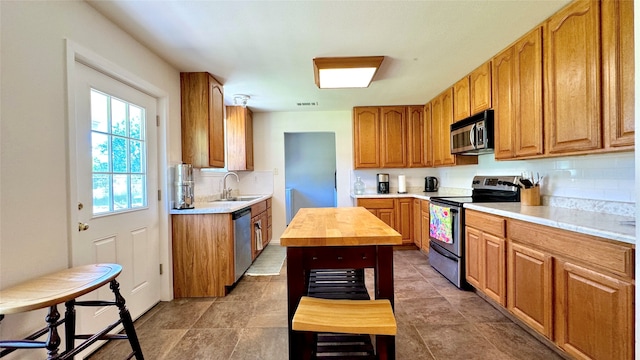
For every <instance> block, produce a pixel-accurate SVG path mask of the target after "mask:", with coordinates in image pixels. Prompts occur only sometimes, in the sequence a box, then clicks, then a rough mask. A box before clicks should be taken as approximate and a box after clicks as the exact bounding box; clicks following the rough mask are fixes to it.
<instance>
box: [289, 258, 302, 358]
mask: <svg viewBox="0 0 640 360" xmlns="http://www.w3.org/2000/svg"><path fill="white" fill-rule="evenodd" d="M302 252H303V249H302V248H295V247H288V248H287V307H288V315H287V317H288V320H287V321H288V324H289V325H288V326H289V359H303V357H304V355H303V353H304V345H305V337H304V333H302V332H298V331H293V329H292V321H293V315H294V314H295V312H296V309H297V308H298V304H299V303H300V298H301V297H302V296H303V295H305V294H306V287H305V286H306V272H305V268H304V264H303V263H302Z"/></svg>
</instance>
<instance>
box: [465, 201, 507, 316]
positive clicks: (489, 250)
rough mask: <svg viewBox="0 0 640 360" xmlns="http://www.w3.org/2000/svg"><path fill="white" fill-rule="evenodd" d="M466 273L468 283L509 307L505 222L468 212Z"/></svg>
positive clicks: (490, 216)
mask: <svg viewBox="0 0 640 360" xmlns="http://www.w3.org/2000/svg"><path fill="white" fill-rule="evenodd" d="M465 214H466V224H467V226H466V228H465V234H466V236H465V241H466V242H465V271H466V279H467V282H468V283H469V284H470V285H472V286H473V287H475V288H476V289H478V290H480V291H482V292H483V293H484V294H485V295H487V296H488V297H489V298H491V299H493V300H494V301H496V302H497V303H499V304H501V305H502V306H506V305H507V302H506V299H507V291H506V281H507V280H506V264H507V263H506V241H505V235H506V230H505V219H504V218H501V217H498V216H493V215H489V214H484V213H481V212H477V211H473V210H465Z"/></svg>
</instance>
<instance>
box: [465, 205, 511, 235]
mask: <svg viewBox="0 0 640 360" xmlns="http://www.w3.org/2000/svg"><path fill="white" fill-rule="evenodd" d="M464 214H465V220H464V224H465V225H467V226H471V227H474V228H476V229H478V230H482V231H484V232H486V233H489V234H492V235H495V236H498V237H501V238H503V237H505V236H506V226H505V219H504V218H501V217H499V216H495V215H490V214H486V213H483V212H479V211H474V210H465V213H464Z"/></svg>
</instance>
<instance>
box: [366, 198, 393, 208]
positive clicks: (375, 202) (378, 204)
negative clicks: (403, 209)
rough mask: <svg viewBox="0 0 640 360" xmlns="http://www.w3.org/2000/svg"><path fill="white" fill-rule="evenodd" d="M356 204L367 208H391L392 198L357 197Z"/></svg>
mask: <svg viewBox="0 0 640 360" xmlns="http://www.w3.org/2000/svg"><path fill="white" fill-rule="evenodd" d="M358 206H362V207H365V208H367V209H393V207H394V206H393V199H358Z"/></svg>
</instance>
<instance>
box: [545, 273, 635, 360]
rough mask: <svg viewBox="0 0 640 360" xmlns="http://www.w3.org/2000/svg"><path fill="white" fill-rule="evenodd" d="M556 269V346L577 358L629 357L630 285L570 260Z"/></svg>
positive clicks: (631, 332) (630, 324) (631, 327)
mask: <svg viewBox="0 0 640 360" xmlns="http://www.w3.org/2000/svg"><path fill="white" fill-rule="evenodd" d="M555 273H556V276H555V282H556V286H555V289H556V294H555V297H556V303H555V316H556V319H555V324H556V326H555V336H554V338H555V341H556V343H557V344H558V346H559V347H560V348H562V349H563V350H564V351H566V352H567V353H568V354H570V355H571V356H573V357H575V358H578V359H631V358H632V357H633V349H632V345H633V336H632V334H633V326H634V325H633V324H634V319H633V311H634V304H633V303H634V301H633V291H634V289H633V285H632V284H631V283H629V282H626V281H622V280H619V279H616V278H614V277H611V276H607V275H604V274H602V273H599V272H596V271H593V270H590V269H587V268H585V267H583V266H580V265H577V264H574V263H571V262H569V261H558V262H557V263H556V272H555Z"/></svg>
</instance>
